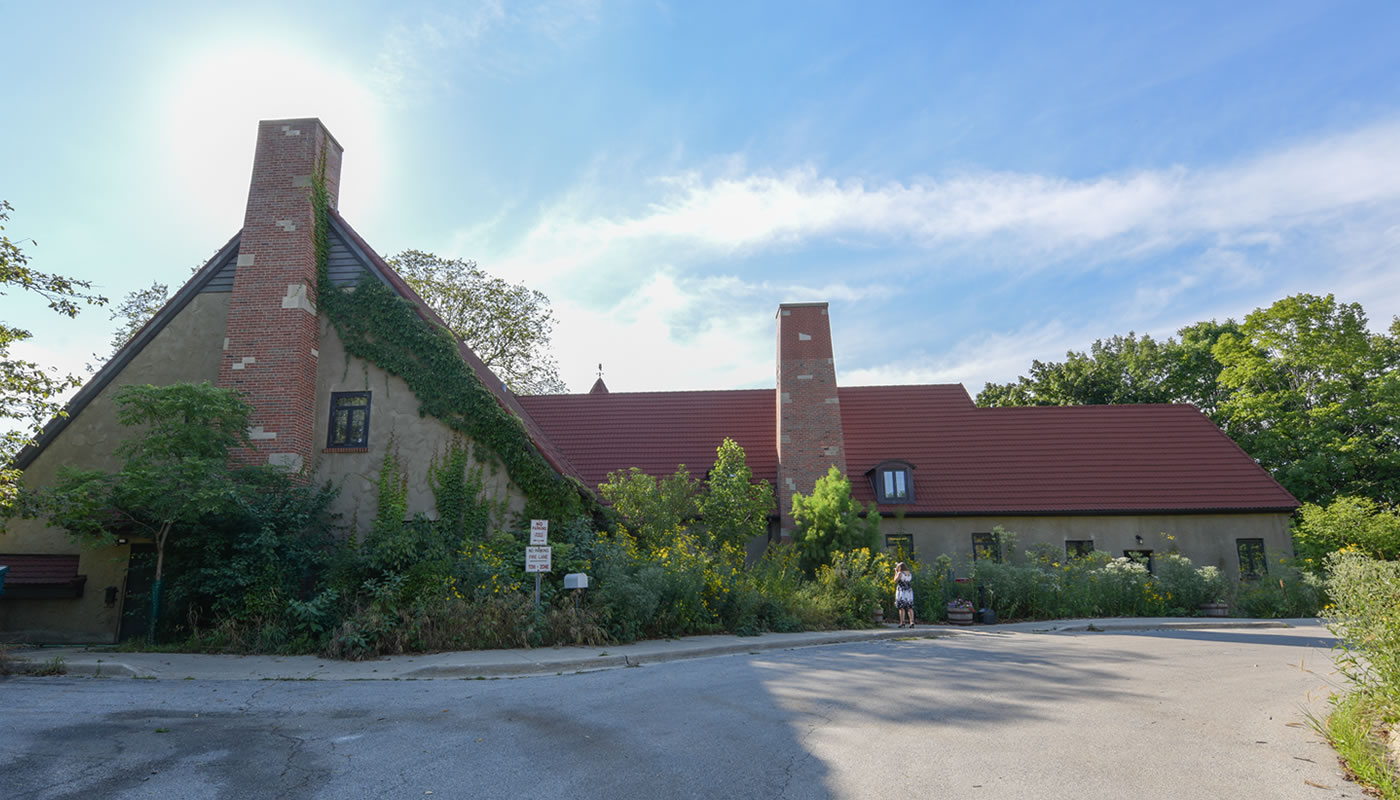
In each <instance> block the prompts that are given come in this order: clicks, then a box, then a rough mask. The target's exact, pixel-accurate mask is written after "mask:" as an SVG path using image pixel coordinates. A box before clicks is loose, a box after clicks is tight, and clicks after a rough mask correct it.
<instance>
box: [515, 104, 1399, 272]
mask: <svg viewBox="0 0 1400 800" xmlns="http://www.w3.org/2000/svg"><path fill="white" fill-rule="evenodd" d="M1396 152H1400V123H1397V122H1389V123H1385V124H1379V125H1375V126H1373V127H1369V128H1365V129H1363V130H1360V131H1356V132H1352V133H1347V134H1341V135H1336V136H1331V137H1327V138H1323V139H1320V140H1317V141H1312V142H1307V143H1303V144H1298V145H1295V146H1292V147H1287V148H1284V149H1281V150H1278V151H1276V152H1273V153H1270V154H1267V155H1263V156H1259V157H1256V158H1253V159H1249V160H1246V161H1243V162H1241V163H1238V164H1231V165H1225V166H1220V167H1215V168H1194V169H1191V168H1186V167H1181V166H1177V167H1170V168H1165V169H1157V170H1142V171H1138V172H1135V173H1131V174H1124V175H1105V176H1100V177H1095V178H1088V179H1070V178H1063V177H1056V176H1047V175H1035V174H1025V173H1008V172H981V173H965V174H961V175H956V176H952V177H948V178H942V179H933V178H927V179H919V180H911V181H907V182H886V183H880V184H871V183H867V182H866V181H863V180H860V179H855V178H850V179H840V178H836V177H831V176H827V175H823V174H822V173H821V172H820V171H819V170H818V169H817V168H816V167H815V166H811V165H804V166H799V167H794V168H791V169H787V170H782V171H771V170H758V171H754V172H745V173H741V174H724V175H720V176H716V177H706V176H705V175H703V174H702V173H701V172H699V171H688V172H682V173H679V174H672V175H665V176H662V177H659V178H657V179H655V180H654V181H653V182H652V183H651V186H652V189H653V192H652V194H651V196H649V197H647V198H646V199H645V200H644V201H643V205H642V207H641V208H639V210H637V211H634V212H631V213H617V214H611V215H600V214H596V213H592V212H591V209H590V208H589V207H588V206H586V205H580V204H579V203H578V201H579V200H580V199H586V198H592V197H593V196H594V195H596V191H595V190H592V189H590V190H581V189H580V190H576V191H574V192H571V193H570V195H569V196H568V197H566V198H565V200H564V201H562V202H561V203H560V204H558V205H556V206H554V207H552V208H550V209H548V210H547V211H546V212H545V213H543V214H542V215H541V218H540V219H539V221H538V223H537V224H536V225H535V226H534V227H533V228H532V229H531V230H530V231H529V232H528V233H527V234H526V235H525V236H524V238H523V240H522V241H520V242H519V243H518V246H517V247H515V248H514V250H513V252H511V253H510V254H508V257H509V258H511V259H512V260H516V261H521V262H528V263H529V265H530V267H531V270H532V271H535V272H543V273H545V274H557V273H559V272H565V271H568V270H570V269H573V268H576V267H584V266H590V265H592V264H593V263H597V262H609V261H611V262H618V261H619V260H621V261H625V260H626V259H627V256H628V255H629V254H632V253H641V252H656V251H658V250H665V251H668V252H670V253H673V254H674V253H685V252H687V251H689V252H692V253H695V254H697V255H703V256H704V257H714V256H717V255H718V256H735V255H743V254H749V253H753V252H755V251H761V250H764V249H769V248H777V247H792V246H796V245H804V244H810V243H812V242H814V241H817V240H821V239H824V238H828V237H836V236H847V237H857V238H861V237H863V238H866V239H868V240H872V241H876V242H880V243H882V244H886V245H900V246H908V247H914V248H919V249H924V250H939V249H942V248H946V247H949V246H954V247H959V246H975V247H977V248H978V249H979V250H980V251H981V252H982V253H983V254H984V255H993V256H995V255H997V254H1000V255H1001V256H1002V257H1003V258H1002V259H1001V260H1003V261H1004V262H1005V263H1006V264H1014V265H1015V266H1016V267H1017V268H1018V269H1024V268H1025V266H1026V265H1027V263H1028V260H1027V258H1028V256H1029V257H1032V261H1031V262H1030V263H1035V264H1053V263H1056V262H1060V261H1063V260H1065V259H1067V258H1070V257H1076V258H1078V257H1081V256H1083V255H1084V254H1085V253H1086V252H1090V251H1092V253H1093V257H1094V258H1103V257H1139V256H1141V255H1144V254H1147V253H1152V252H1157V251H1160V250H1162V249H1165V248H1170V247H1174V246H1178V245H1180V244H1182V243H1183V242H1187V241H1193V240H1200V239H1202V238H1203V237H1223V239H1222V241H1225V240H1231V239H1233V240H1238V241H1252V240H1277V239H1278V237H1279V236H1280V235H1281V232H1286V231H1289V230H1292V229H1297V228H1303V227H1312V226H1320V225H1324V224H1328V223H1331V222H1334V221H1335V220H1336V219H1337V218H1338V216H1339V215H1341V214H1344V213H1346V212H1347V211H1349V210H1350V209H1353V208H1355V207H1357V206H1367V205H1376V204H1386V205H1388V206H1389V205H1396V204H1400V159H1397V158H1395V153H1396ZM731 169H732V166H731Z"/></svg>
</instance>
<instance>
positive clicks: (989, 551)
mask: <svg viewBox="0 0 1400 800" xmlns="http://www.w3.org/2000/svg"><path fill="white" fill-rule="evenodd" d="M972 560H973V561H995V562H998V563H1000V562H1001V543H1000V542H998V541H997V537H996V534H994V533H974V534H972Z"/></svg>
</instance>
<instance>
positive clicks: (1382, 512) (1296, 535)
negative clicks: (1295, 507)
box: [1293, 497, 1400, 571]
mask: <svg viewBox="0 0 1400 800" xmlns="http://www.w3.org/2000/svg"><path fill="white" fill-rule="evenodd" d="M1293 546H1294V549H1295V551H1296V552H1297V555H1298V558H1300V559H1302V560H1303V562H1304V564H1306V565H1307V566H1308V567H1309V568H1310V569H1313V570H1314V571H1320V570H1321V568H1322V565H1323V560H1324V558H1325V557H1326V556H1327V554H1328V553H1331V552H1333V551H1335V550H1342V549H1344V548H1349V549H1354V550H1357V551H1360V552H1361V553H1362V554H1364V555H1366V556H1367V557H1368V558H1378V559H1381V560H1383V561H1396V560H1400V509H1395V508H1386V507H1385V506H1382V505H1381V504H1380V503H1377V502H1376V501H1374V500H1372V499H1370V498H1369V497H1338V498H1336V499H1335V500H1333V501H1332V502H1331V503H1328V504H1327V505H1326V506H1321V505H1317V504H1316V503H1308V504H1306V505H1304V506H1303V508H1302V510H1301V511H1300V512H1299V520H1298V524H1297V525H1296V526H1295V527H1294V530H1293Z"/></svg>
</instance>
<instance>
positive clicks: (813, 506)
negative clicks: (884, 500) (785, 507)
mask: <svg viewBox="0 0 1400 800" xmlns="http://www.w3.org/2000/svg"><path fill="white" fill-rule="evenodd" d="M862 515H864V516H862ZM792 521H793V522H794V523H796V525H797V530H796V531H795V532H794V533H793V537H792V539H793V543H794V544H796V545H797V552H798V554H799V556H800V558H801V561H802V568H803V569H804V570H806V571H807V572H809V573H811V572H814V571H815V570H816V568H817V567H819V566H821V565H822V564H830V563H831V558H832V556H833V555H835V554H836V553H840V552H844V551H847V550H854V549H856V548H858V547H869V548H871V549H872V550H874V549H878V543H877V538H878V536H879V533H880V514H879V513H878V512H876V511H875V506H873V505H871V506H870V507H869V508H867V507H866V506H865V504H863V503H861V502H860V501H859V500H856V499H855V498H853V497H851V482H850V481H849V480H847V479H846V476H845V475H842V474H841V471H840V470H838V469H837V468H836V467H835V465H833V466H832V467H831V469H829V470H827V473H826V475H825V476H824V477H821V478H818V479H817V482H816V485H815V486H813V487H812V493H811V494H810V495H805V496H804V495H803V494H802V493H801V492H795V493H793V495H792Z"/></svg>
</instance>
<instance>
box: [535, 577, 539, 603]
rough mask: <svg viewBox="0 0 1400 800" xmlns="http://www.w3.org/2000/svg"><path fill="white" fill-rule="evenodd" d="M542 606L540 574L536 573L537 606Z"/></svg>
mask: <svg viewBox="0 0 1400 800" xmlns="http://www.w3.org/2000/svg"><path fill="white" fill-rule="evenodd" d="M539 607H540V574H539V573H538V572H536V573H535V608H539Z"/></svg>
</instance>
